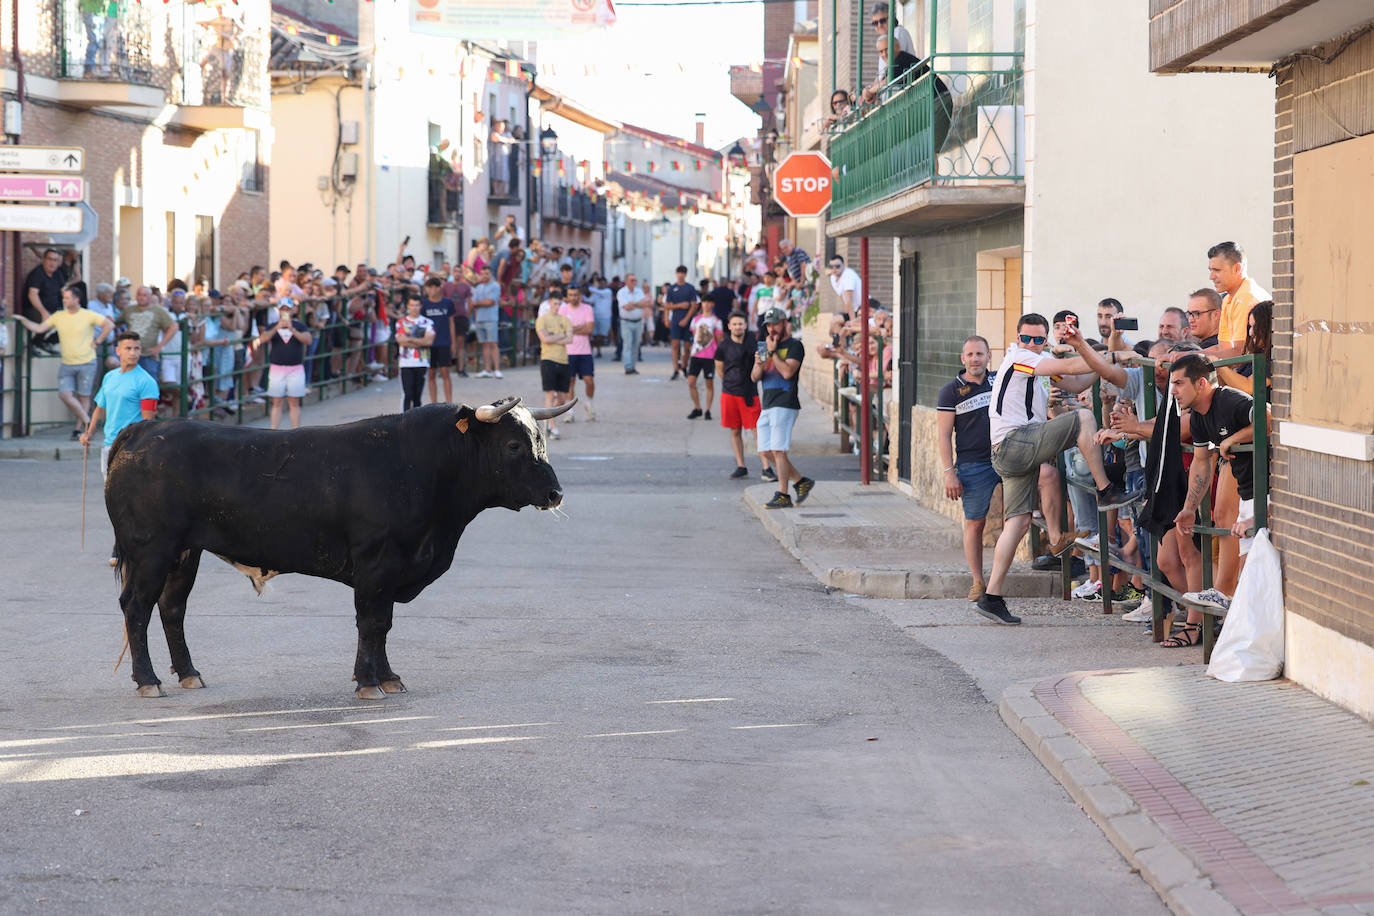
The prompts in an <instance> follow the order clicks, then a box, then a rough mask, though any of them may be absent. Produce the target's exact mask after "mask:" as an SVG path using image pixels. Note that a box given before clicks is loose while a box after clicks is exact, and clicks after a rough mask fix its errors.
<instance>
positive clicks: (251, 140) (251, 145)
mask: <svg viewBox="0 0 1374 916" xmlns="http://www.w3.org/2000/svg"><path fill="white" fill-rule="evenodd" d="M246 133H247V135H248V136H247V138H246V139H245V140H244V141H243V161H242V164H241V165H240V175H239V188H240V189H242V190H244V191H263V190H266V189H265V188H264V187H263V184H264V182H263V173H262V132H261V131H257V130H252V129H248V130H247V131H246Z"/></svg>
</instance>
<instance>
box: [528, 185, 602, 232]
mask: <svg viewBox="0 0 1374 916" xmlns="http://www.w3.org/2000/svg"><path fill="white" fill-rule="evenodd" d="M545 190H546V191H547V192H548V193H547V195H546V197H545V200H544V203H543V206H542V207H541V208H540V211H539V212H540V215H541V216H542V217H543V218H544V219H545V220H546V221H548V222H553V223H562V224H563V225H565V226H572V227H575V228H578V229H604V228H606V217H607V209H606V199H605V198H604V197H596V198H593V197H591V196H589V195H588V194H587V192H586V191H579V190H576V189H572V188H569V187H568V186H567V185H558V186H557V187H554V188H547V189H545Z"/></svg>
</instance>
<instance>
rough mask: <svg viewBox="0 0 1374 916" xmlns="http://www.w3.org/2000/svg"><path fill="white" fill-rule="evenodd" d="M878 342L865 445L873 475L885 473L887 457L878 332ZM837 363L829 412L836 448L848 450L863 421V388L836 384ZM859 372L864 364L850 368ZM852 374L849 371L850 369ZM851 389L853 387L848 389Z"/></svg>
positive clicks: (883, 387)
mask: <svg viewBox="0 0 1374 916" xmlns="http://www.w3.org/2000/svg"><path fill="white" fill-rule="evenodd" d="M874 336H875V338H876V339H877V341H878V366H877V373H876V375H875V376H874V378H873V390H872V392H871V396H872V398H873V404H872V410H870V411H869V414H868V416H869V429H868V436H869V440H868V441H869V444H870V446H871V449H870V457H871V460H872V462H873V468H872V470H873V474H874V476H875V477H879V478H881V477H883V476H885V475H886V472H887V460H888V454H887V452H888V441H887V440H888V436H887V422H886V420H885V419H884V417H883V403H884V400H883V393H884V391H886V388H887V386H886V384H885V382H886V380H885V378H884V373H883V350H884V349H885V346H884V340H883V338H882V336H881V335H874ZM840 363H841V360H839V359H836V360H835V364H834V366H833V367H832V372H833V375H834V377H833V382H832V383H833V385H834V391H835V401H834V404H835V407H834V411H833V413H832V415H831V419H832V421H833V425H834V429H835V432H836V433H838V434H839V436H840V448H841V449H842V450H843V451H849V450H850V449H851V448H852V447H853V443H854V442H856V441H858V440H859V439H860V438H862V436H863V434H864V433H863V430H862V429H861V427H862V425H863V421H862V420H861V419H860V418H861V417H862V416H863V393H862V392H863V389H862V388H861V387H857V386H849V385H841V384H840ZM854 368H856V369H858V371H859V372H864V371H866V369H867V367H866V366H863V367H854ZM851 376H852V372H851ZM851 388H853V390H850V389H851Z"/></svg>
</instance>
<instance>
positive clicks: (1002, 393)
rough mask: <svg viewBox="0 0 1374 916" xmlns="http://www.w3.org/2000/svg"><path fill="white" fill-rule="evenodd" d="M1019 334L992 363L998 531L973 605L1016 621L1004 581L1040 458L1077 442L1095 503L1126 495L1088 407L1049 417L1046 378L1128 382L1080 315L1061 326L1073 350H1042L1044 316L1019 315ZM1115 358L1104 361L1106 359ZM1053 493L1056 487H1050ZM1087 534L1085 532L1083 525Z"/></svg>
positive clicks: (1120, 500)
mask: <svg viewBox="0 0 1374 916" xmlns="http://www.w3.org/2000/svg"><path fill="white" fill-rule="evenodd" d="M1016 333H1017V340H1016V341H1014V342H1013V343H1012V345H1011V347H1010V348H1009V349H1008V350H1007V355H1006V356H1005V357H1004V358H1003V359H1002V365H1001V367H1000V368H999V369H998V370H997V375H996V379H997V381H996V382H995V383H994V385H993V389H992V403H991V404H989V405H988V427H989V433H990V437H991V440H992V467H993V470H995V471H996V472H997V475H998V476H999V477H1001V478H1002V514H1003V518H1004V521H1003V523H1002V534H1001V535H1000V536H999V537H998V539H997V549H996V552H995V553H994V554H993V558H992V575H990V576H988V585H987V591H986V592H984V593H983V596H982V597H981V598H979V599H978V601H977V603H976V609H977V611H978V613H979V614H982V615H983V616H984V617H986V618H988V619H989V620H993V621H996V622H997V623H1004V624H1018V623H1020V622H1021V618H1019V617H1014V616H1012V614H1011V613H1010V612H1009V611H1008V610H1007V603H1006V602H1005V601H1003V600H1002V585H1003V583H1004V582H1005V581H1006V577H1007V571H1008V570H1009V569H1011V562H1012V559H1013V558H1014V557H1015V556H1016V548H1017V547H1018V546H1019V545H1020V543H1021V539H1022V538H1024V537H1025V536H1026V532H1028V531H1029V530H1030V525H1031V512H1032V510H1034V508H1035V495H1036V491H1037V489H1038V485H1039V480H1040V465H1042V464H1044V463H1045V462H1047V461H1053V460H1054V459H1055V456H1057V455H1059V454H1060V453H1061V452H1063V451H1066V450H1067V449H1069V448H1072V447H1073V446H1075V445H1077V446H1078V448H1079V449H1080V450H1081V451H1082V453H1083V457H1084V458H1086V459H1087V460H1088V468H1089V470H1090V471H1091V472H1092V477H1093V482H1094V483H1095V484H1096V485H1097V502H1098V505H1099V506H1100V507H1101V508H1102V509H1115V508H1119V507H1121V506H1123V505H1126V504H1128V503H1129V502H1130V500H1129V499H1128V498H1127V496H1126V493H1125V492H1124V491H1123V490H1122V489H1121V487H1120V486H1117V485H1114V484H1112V483H1111V481H1110V480H1109V479H1108V478H1107V470H1106V468H1105V467H1104V466H1103V463H1102V450H1101V449H1100V448H1098V447H1097V446H1096V444H1095V443H1094V442H1093V434H1094V433H1096V432H1097V421H1096V420H1095V419H1093V415H1092V412H1091V411H1088V410H1083V409H1078V410H1069V411H1065V412H1064V413H1061V414H1059V416H1057V417H1055V418H1054V419H1050V418H1049V386H1048V385H1047V384H1045V380H1046V379H1047V378H1048V379H1051V380H1053V381H1054V383H1055V384H1056V385H1057V386H1058V387H1060V388H1063V389H1064V390H1066V391H1082V390H1083V389H1085V388H1087V387H1088V386H1089V385H1091V384H1092V382H1093V379H1094V378H1095V377H1096V376H1101V377H1102V378H1104V379H1106V380H1107V381H1109V382H1111V383H1112V384H1114V385H1117V386H1119V387H1120V386H1125V384H1126V371H1125V370H1124V369H1123V368H1121V367H1120V366H1118V365H1116V364H1115V359H1116V355H1115V354H1105V355H1104V354H1099V353H1098V352H1097V351H1095V350H1094V349H1093V348H1092V346H1091V345H1090V344H1088V342H1087V341H1085V340H1084V339H1083V336H1082V335H1081V334H1080V333H1079V332H1078V324H1077V322H1075V323H1073V324H1071V325H1067V326H1066V327H1065V329H1064V341H1065V342H1066V343H1068V344H1070V345H1071V346H1072V347H1073V348H1074V350H1076V351H1077V353H1078V355H1077V356H1074V357H1071V358H1068V359H1061V358H1056V357H1053V356H1050V355H1049V354H1047V353H1045V352H1044V351H1045V346H1046V344H1047V343H1048V341H1049V333H1050V323H1049V322H1048V321H1046V320H1045V317H1044V316H1043V315H1037V314H1035V313H1031V314H1028V315H1022V316H1021V319H1020V320H1019V321H1018V322H1017V328H1016ZM1109 359H1110V360H1112V362H1108V360H1109ZM1054 492H1056V493H1057V490H1056V491H1054ZM1040 508H1041V511H1042V512H1043V513H1044V514H1045V515H1046V516H1048V515H1050V514H1052V513H1053V514H1054V515H1058V514H1059V512H1060V506H1058V505H1048V504H1046V505H1042V506H1041V507H1040ZM1085 533H1086V532H1085ZM1078 536H1079V535H1078V534H1077V532H1074V531H1065V532H1064V533H1063V534H1062V535H1061V536H1060V539H1059V541H1058V542H1056V543H1055V544H1053V545H1051V546H1050V552H1051V553H1054V554H1061V553H1064V552H1065V551H1067V550H1068V549H1069V548H1070V547H1072V546H1073V542H1074V540H1075V539H1076V538H1077V537H1078Z"/></svg>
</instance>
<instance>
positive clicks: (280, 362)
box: [253, 297, 313, 429]
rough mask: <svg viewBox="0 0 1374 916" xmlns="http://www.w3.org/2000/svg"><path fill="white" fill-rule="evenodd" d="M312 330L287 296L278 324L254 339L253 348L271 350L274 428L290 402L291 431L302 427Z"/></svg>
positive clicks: (269, 377) (281, 303) (280, 306)
mask: <svg viewBox="0 0 1374 916" xmlns="http://www.w3.org/2000/svg"><path fill="white" fill-rule="evenodd" d="M312 339H313V338H312V337H311V334H310V330H309V329H308V328H306V326H305V324H304V323H303V322H300V321H297V320H296V303H295V302H294V301H293V300H292V299H291V298H290V297H286V298H283V299H281V300H279V301H278V302H277V323H276V324H275V325H271V326H269V327H268V328H267V330H265V331H263V332H262V333H261V334H259V335H258V336H257V337H256V338H254V340H253V349H255V350H258V349H261V348H262V346H263V345H264V344H266V345H267V347H268V350H267V353H268V356H267V361H268V366H269V369H268V375H267V396H268V397H269V398H270V399H271V401H272V408H271V425H272V428H273V429H276V428H277V427H278V426H280V425H281V404H282V401H283V400H284V401H286V402H287V409H288V410H289V412H290V414H291V428H292V429H298V428H300V425H301V398H303V397H305V348H306V347H308V346H310V341H311V340H312Z"/></svg>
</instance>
